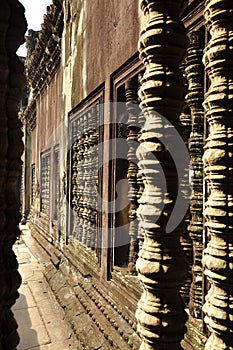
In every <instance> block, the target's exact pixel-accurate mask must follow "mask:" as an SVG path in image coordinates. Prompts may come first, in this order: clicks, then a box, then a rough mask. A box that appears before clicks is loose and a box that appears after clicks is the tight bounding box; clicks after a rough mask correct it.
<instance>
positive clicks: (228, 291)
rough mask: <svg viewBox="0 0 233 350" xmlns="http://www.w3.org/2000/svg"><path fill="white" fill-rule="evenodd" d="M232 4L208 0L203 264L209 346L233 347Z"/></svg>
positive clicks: (207, 345) (220, 0) (207, 346)
mask: <svg viewBox="0 0 233 350" xmlns="http://www.w3.org/2000/svg"><path fill="white" fill-rule="evenodd" d="M232 16H233V2H232V1H226V0H219V1H216V0H208V1H206V2H205V18H206V26H207V29H208V31H209V33H210V41H209V43H208V45H207V47H206V49H205V55H204V63H205V68H206V71H207V73H208V76H209V79H210V88H209V91H208V93H207V94H206V98H205V105H204V106H205V110H206V118H207V121H208V124H209V135H208V138H207V143H206V146H205V153H204V164H205V175H206V180H207V183H208V189H209V194H208V200H207V202H206V207H205V211H204V215H205V219H206V223H205V224H206V227H207V232H208V235H209V237H210V241H209V243H208V245H207V248H206V249H205V255H204V258H203V264H204V266H205V274H206V275H207V277H208V279H209V282H210V290H209V291H208V294H207V297H206V303H205V304H204V307H203V311H204V313H205V315H206V316H205V322H206V324H207V325H208V328H209V330H210V333H211V335H210V337H209V339H208V341H207V343H206V347H205V348H206V350H209V349H211V350H217V349H233V336H232V330H233V263H232V262H233V259H232V258H233V225H232V218H233V118H232V115H233V98H232V97H233V21H232Z"/></svg>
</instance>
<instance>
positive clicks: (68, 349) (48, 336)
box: [12, 227, 83, 350]
mask: <svg viewBox="0 0 233 350" xmlns="http://www.w3.org/2000/svg"><path fill="white" fill-rule="evenodd" d="M27 240H28V241H29V242H30V244H32V243H33V239H32V238H31V237H30V231H29V230H28V229H25V227H24V230H23V235H22V237H21V239H20V240H18V241H17V242H16V244H15V246H14V251H15V254H16V255H17V259H18V262H19V271H20V274H21V276H22V284H21V287H20V289H19V293H20V297H19V298H18V300H17V301H16V303H15V305H14V306H13V307H12V310H13V312H14V315H15V319H16V321H17V323H18V332H19V336H20V344H19V345H18V347H17V350H79V349H83V347H82V346H81V345H80V344H79V342H78V340H77V339H76V337H75V336H74V334H73V332H72V330H71V328H70V326H69V324H68V323H67V322H66V321H65V319H64V312H63V310H62V309H61V307H60V305H59V304H58V302H57V300H56V299H55V297H54V295H53V294H52V292H51V290H50V287H49V285H48V283H47V281H46V279H45V278H44V274H43V271H44V264H43V262H42V261H39V260H38V259H37V258H36V257H35V256H34V255H33V254H32V251H31V249H30V248H29V247H28V246H27V245H26V244H25V242H27ZM33 249H35V247H34V248H33ZM34 251H35V250H34Z"/></svg>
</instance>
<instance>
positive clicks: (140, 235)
mask: <svg viewBox="0 0 233 350" xmlns="http://www.w3.org/2000/svg"><path fill="white" fill-rule="evenodd" d="M141 78H142V76H141V75H139V79H141ZM138 120H139V126H140V131H139V133H138V139H139V138H140V136H141V128H142V127H143V125H144V123H145V116H144V115H143V113H142V112H141V113H140V114H139V117H138ZM137 184H138V196H137V200H138V201H139V200H140V198H141V196H142V194H143V191H144V183H143V174H142V170H141V169H140V168H138V173H137ZM138 239H139V242H138V245H139V247H138V249H139V251H140V250H141V249H142V245H143V242H144V229H143V227H142V222H140V221H139V222H138Z"/></svg>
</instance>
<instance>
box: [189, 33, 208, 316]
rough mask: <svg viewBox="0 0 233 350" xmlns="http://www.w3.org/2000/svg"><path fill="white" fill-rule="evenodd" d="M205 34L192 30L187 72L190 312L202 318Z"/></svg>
mask: <svg viewBox="0 0 233 350" xmlns="http://www.w3.org/2000/svg"><path fill="white" fill-rule="evenodd" d="M203 45H204V43H203V34H202V32H200V31H194V32H191V33H190V45H189V47H188V50H187V58H186V69H185V72H186V75H187V80H188V94H187V96H186V99H187V102H188V105H189V107H190V110H191V119H192V130H191V134H190V138H189V151H190V157H191V163H192V170H193V174H192V194H191V201H190V215H191V218H190V224H189V227H188V230H189V234H190V237H191V238H192V241H193V267H192V284H191V289H190V303H189V311H190V314H191V315H192V316H193V317H195V318H202V261H201V260H202V251H203V214H202V213H203V161H202V157H203V146H204V108H203V101H204V66H203V63H202V58H203Z"/></svg>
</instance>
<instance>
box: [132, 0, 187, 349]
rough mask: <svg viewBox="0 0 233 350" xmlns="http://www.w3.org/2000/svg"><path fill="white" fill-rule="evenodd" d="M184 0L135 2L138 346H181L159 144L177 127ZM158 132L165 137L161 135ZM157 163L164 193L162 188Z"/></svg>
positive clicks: (171, 193) (182, 270)
mask: <svg viewBox="0 0 233 350" xmlns="http://www.w3.org/2000/svg"><path fill="white" fill-rule="evenodd" d="M186 4H187V1H181V0H180V1H171V0H169V1H166V0H165V1H164V0H163V1H162V0H157V1H152V0H143V1H142V2H141V8H142V10H143V11H144V14H145V15H146V16H147V25H146V27H145V29H144V30H143V31H142V33H141V39H140V43H139V52H140V58H141V59H142V60H143V63H144V65H145V68H146V70H145V73H144V75H143V78H142V79H141V84H142V86H141V89H140V99H141V104H140V106H141V108H142V111H143V113H144V115H145V117H146V121H145V125H144V127H143V130H142V135H141V137H140V140H139V141H140V142H141V145H140V147H139V149H138V156H139V159H140V162H139V167H140V168H141V169H142V173H143V181H144V185H145V189H144V192H143V195H142V197H141V199H140V206H139V209H138V215H139V218H140V221H141V225H142V227H143V229H144V232H145V237H144V242H143V246H142V249H141V251H140V252H139V258H138V261H137V265H136V266H137V270H138V275H139V279H140V281H141V283H142V285H143V289H144V291H143V295H142V297H141V299H140V301H139V303H138V310H137V313H136V317H137V320H138V331H139V334H140V336H141V339H142V344H141V347H140V349H141V350H152V349H157V350H160V349H161V350H162V349H166V350H178V349H181V346H180V341H181V339H182V338H183V335H184V332H185V322H186V320H187V315H186V313H185V311H184V304H183V301H182V299H181V296H180V293H179V290H180V287H181V285H182V284H183V283H184V281H185V276H186V263H185V257H184V254H183V251H182V248H181V244H180V235H181V233H182V226H183V225H182V223H180V224H179V225H178V227H176V229H174V230H172V232H170V233H168V232H167V231H166V225H167V223H168V220H169V218H170V216H171V213H172V210H173V207H174V204H175V201H176V195H177V191H178V184H177V174H176V170H175V169H176V167H175V164H174V162H173V161H172V159H171V157H170V156H169V152H168V150H167V148H166V144H165V140H166V141H167V142H168V143H169V138H172V135H171V134H170V132H169V129H167V128H166V130H165V124H166V120H168V121H169V122H170V123H172V124H173V125H175V126H178V124H179V115H180V113H181V110H182V105H183V100H184V90H185V89H184V86H183V79H182V74H181V72H180V70H179V66H180V63H181V61H182V59H183V57H184V54H185V48H186V45H187V41H188V40H187V36H186V32H185V29H184V26H183V24H182V22H181V21H180V19H179V18H180V15H181V14H182V12H183V9H184V7H185V6H186ZM161 135H165V136H164V139H163V138H162V137H161ZM163 141H164V142H163ZM180 157H182V155H180ZM161 167H162V168H163V171H164V174H165V175H166V182H167V193H164V188H163V187H162V178H163V175H164V174H162V173H161V171H160V170H161ZM162 205H164V207H163V208H162V212H161V206H162ZM159 212H161V215H159V217H158V218H157V219H156V215H157V213H159Z"/></svg>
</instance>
